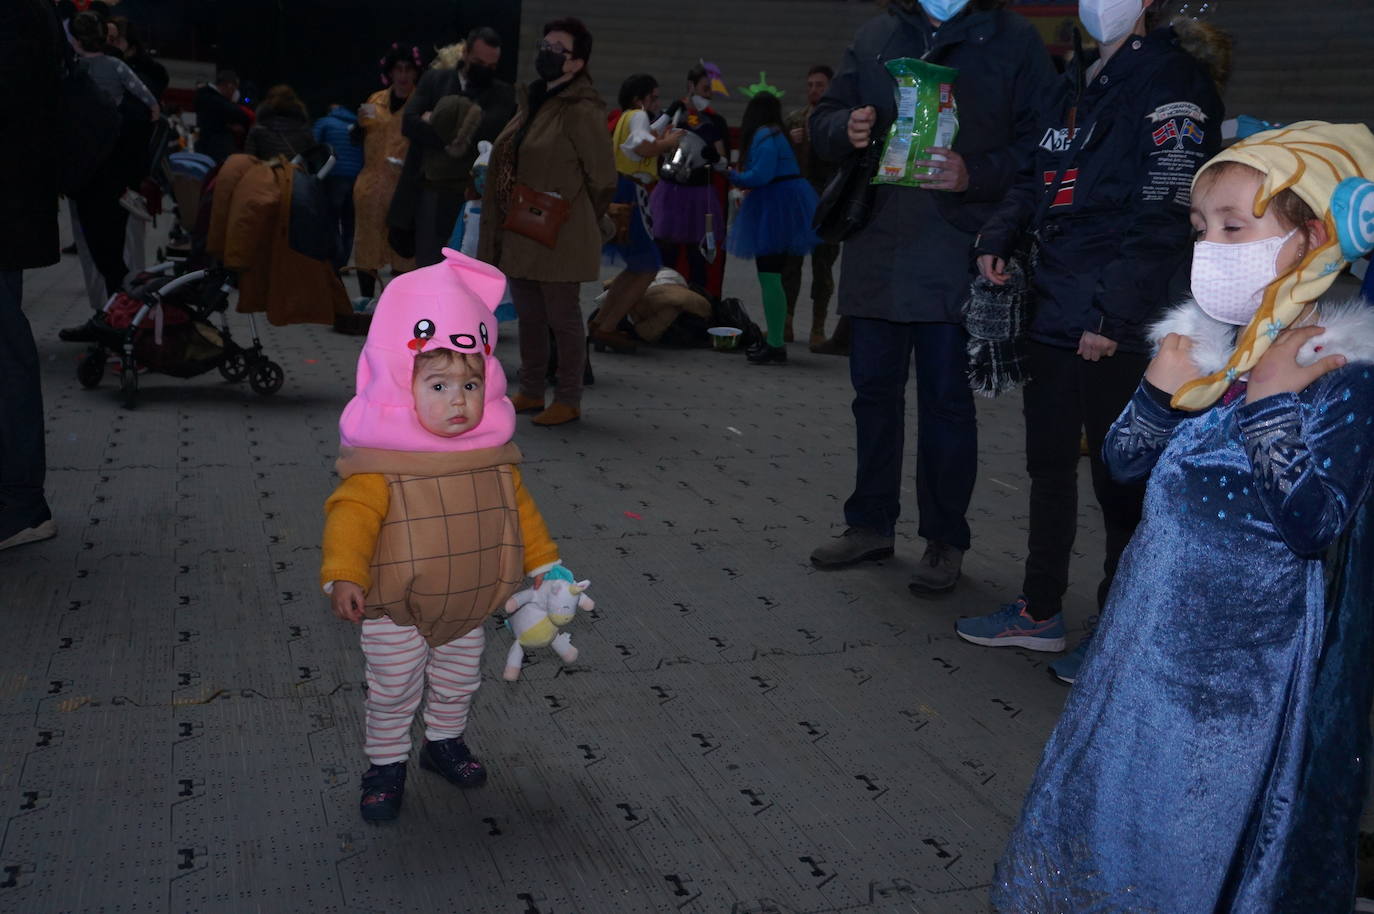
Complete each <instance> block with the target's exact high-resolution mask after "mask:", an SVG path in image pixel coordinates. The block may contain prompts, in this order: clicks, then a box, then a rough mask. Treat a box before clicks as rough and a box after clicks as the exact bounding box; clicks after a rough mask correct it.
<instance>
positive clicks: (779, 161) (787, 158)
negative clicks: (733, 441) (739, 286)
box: [726, 92, 820, 365]
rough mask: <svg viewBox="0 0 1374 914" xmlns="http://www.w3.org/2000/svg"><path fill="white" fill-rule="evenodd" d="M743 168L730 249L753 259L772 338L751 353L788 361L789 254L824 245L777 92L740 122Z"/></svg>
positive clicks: (760, 98)
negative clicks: (742, 192)
mask: <svg viewBox="0 0 1374 914" xmlns="http://www.w3.org/2000/svg"><path fill="white" fill-rule="evenodd" d="M740 136H741V137H742V138H743V139H742V140H741V142H742V144H743V145H742V147H741V148H740V158H739V161H740V168H739V170H738V171H732V172H731V173H730V183H731V184H733V185H735V186H736V187H742V188H745V189H746V190H747V191H748V193H746V194H745V197H744V203H742V204H741V205H740V209H739V215H738V216H736V217H735V224H734V225H732V226H731V227H730V236H729V240H728V241H727V242H726V250H728V251H729V252H730V253H731V254H733V255H734V256H736V257H742V258H745V259H752V260H753V261H754V264H755V266H756V267H757V268H758V274H759V288H760V289H761V290H762V292H763V314H764V318H765V319H766V321H767V323H768V339H767V341H766V342H765V343H763V344H762V345H759V346H757V347H755V348H754V349H752V350H750V352H749V354H748V355H749V361H751V362H753V363H755V364H757V365H764V364H768V363H770V362H771V363H774V364H782V363H784V362H786V361H787V349H786V348H784V346H783V328H784V327H785V326H786V325H787V293H786V292H785V291H784V290H783V286H782V271H783V270H784V269H785V268H786V265H787V257H788V255H796V256H804V255H806V254H809V253H811V249H812V248H813V247H815V246H816V245H817V244H819V243H820V239H819V238H818V237H816V233H815V232H814V231H813V230H812V228H811V220H812V218H813V217H814V216H815V215H816V202H817V201H816V191H815V190H814V189H813V188H812V187H811V183H810V182H809V181H807V180H805V179H804V178H803V177H802V174H801V169H800V168H799V167H798V166H797V157H796V156H795V155H794V154H793V152H792V144H791V143H789V142H788V141H787V132H786V130H785V129H784V128H783V123H782V104H781V103H780V102H779V101H778V97H777V96H776V95H774V94H773V93H771V92H757V93H755V94H754V97H753V98H751V99H750V100H749V105H748V106H747V107H746V108H745V109H744V122H743V124H742V125H741V126H740Z"/></svg>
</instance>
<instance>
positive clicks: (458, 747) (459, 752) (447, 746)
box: [420, 736, 487, 787]
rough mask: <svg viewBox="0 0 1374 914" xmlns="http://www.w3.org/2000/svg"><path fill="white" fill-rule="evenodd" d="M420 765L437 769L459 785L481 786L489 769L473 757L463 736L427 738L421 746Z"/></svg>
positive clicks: (430, 769) (431, 769) (427, 768)
mask: <svg viewBox="0 0 1374 914" xmlns="http://www.w3.org/2000/svg"><path fill="white" fill-rule="evenodd" d="M420 767H421V768H424V769H426V770H428V771H437V772H438V773H439V774H442V775H443V776H444V777H446V778H448V780H449V781H450V782H452V783H454V784H457V785H458V786H459V787H481V786H482V785H483V784H485V783H486V782H487V769H485V768H483V767H482V763H481V762H479V761H477V759H475V758H473V757H472V753H471V752H469V751H468V747H467V746H465V745H464V744H463V738H462V737H461V736H459V737H455V738H453V739H437V740H435V741H434V742H429V741H428V740H426V742H425V744H424V745H423V746H421V747H420Z"/></svg>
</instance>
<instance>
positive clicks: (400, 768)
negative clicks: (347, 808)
mask: <svg viewBox="0 0 1374 914" xmlns="http://www.w3.org/2000/svg"><path fill="white" fill-rule="evenodd" d="M405 793H406V763H405V762H394V763H393V764H390V765H373V766H372V767H371V768H369V769H367V771H366V773H364V774H363V796H362V799H361V800H359V801H358V811H359V812H361V813H362V814H363V818H364V819H366V820H367V821H368V822H390V821H391V820H392V819H395V818H396V817H397V816H398V815H400V814H401V799H402V798H403V797H404V796H405Z"/></svg>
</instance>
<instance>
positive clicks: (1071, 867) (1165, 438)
mask: <svg viewBox="0 0 1374 914" xmlns="http://www.w3.org/2000/svg"><path fill="white" fill-rule="evenodd" d="M1234 391H1235V389H1233V392H1234ZM1104 458H1105V460H1106V462H1107V465H1108V467H1109V468H1110V470H1111V471H1112V473H1113V474H1114V475H1115V476H1116V477H1117V478H1119V479H1143V478H1145V477H1146V476H1147V475H1148V476H1149V486H1148V491H1147V494H1146V501H1145V514H1144V518H1143V520H1142V521H1141V524H1140V527H1139V528H1138V530H1137V532H1136V535H1135V538H1134V539H1133V540H1132V542H1131V544H1130V546H1129V548H1128V549H1127V551H1126V553H1125V555H1124V557H1123V559H1122V562H1121V567H1120V570H1119V571H1118V572H1117V576H1116V582H1115V585H1114V587H1113V589H1112V594H1111V596H1110V598H1109V600H1108V608H1107V611H1106V613H1105V614H1104V616H1103V621H1102V625H1101V628H1100V629H1099V633H1098V635H1097V637H1096V638H1095V639H1094V641H1093V644H1092V648H1091V650H1090V653H1089V655H1088V658H1087V660H1086V662H1085V663H1084V666H1083V669H1082V671H1081V673H1080V675H1079V678H1078V681H1077V683H1076V684H1075V686H1074V688H1073V691H1072V693H1071V694H1070V696H1069V700H1068V702H1067V704H1066V706H1065V709H1064V714H1063V717H1062V718H1061V719H1060V721H1059V723H1058V725H1057V726H1056V727H1055V730H1054V732H1053V734H1052V735H1051V737H1050V741H1049V743H1048V745H1047V746H1046V748H1045V754H1044V757H1043V759H1042V760H1041V763H1040V768H1039V770H1038V771H1037V773H1036V777H1035V781H1034V783H1033V785H1032V787H1031V790H1030V793H1029V795H1028V796H1027V799H1026V804H1025V808H1024V809H1023V811H1022V815H1021V819H1020V821H1019V823H1018V824H1017V826H1016V828H1015V830H1014V831H1013V832H1012V836H1011V839H1010V841H1009V844H1008V847H1007V850H1006V853H1005V855H1004V856H1003V858H1002V860H1001V862H1000V863H999V864H998V867H997V871H996V875H995V878H994V882H993V889H992V900H993V904H994V907H996V908H997V909H998V910H1000V911H1008V912H1010V911H1016V912H1021V914H1036V912H1056V914H1060V912H1089V911H1091V912H1107V911H1132V912H1160V914H1163V912H1179V914H1202V912H1212V911H1243V912H1270V911H1285V912H1286V911H1295V912H1299V911H1300V912H1304V914H1307V912H1325V911H1333V912H1335V911H1340V912H1343V914H1344V912H1349V911H1350V910H1351V908H1352V906H1353V898H1354V877H1355V860H1354V854H1355V844H1356V834H1357V831H1358V821H1359V812H1360V805H1361V803H1362V801H1363V798H1364V783H1365V781H1364V778H1365V775H1366V771H1367V765H1366V762H1365V756H1366V753H1367V750H1368V743H1369V707H1370V699H1371V688H1372V687H1374V639H1372V638H1371V629H1374V509H1371V506H1370V498H1369V497H1368V496H1369V490H1370V487H1371V479H1374V365H1370V364H1367V363H1359V362H1352V363H1351V364H1348V365H1346V366H1345V367H1344V368H1341V369H1338V370H1336V371H1334V372H1332V373H1330V374H1327V375H1325V376H1324V377H1322V378H1320V379H1318V380H1317V381H1316V382H1314V383H1313V384H1312V385H1311V386H1309V387H1308V388H1307V389H1306V390H1304V391H1303V392H1302V393H1300V394H1282V395H1277V396H1273V397H1269V398H1266V399H1263V400H1260V401H1259V402H1257V403H1254V404H1247V403H1246V402H1245V399H1244V396H1243V395H1241V396H1237V397H1235V398H1234V399H1232V400H1230V401H1229V402H1223V403H1218V404H1217V405H1214V406H1213V407H1211V408H1210V409H1208V410H1206V411H1204V412H1202V413H1197V414H1194V413H1181V412H1176V411H1174V410H1171V409H1170V408H1169V407H1168V405H1167V399H1165V398H1162V397H1161V395H1159V392H1158V391H1154V390H1153V389H1151V388H1148V387H1147V386H1145V385H1142V387H1141V389H1140V390H1139V391H1138V392H1137V393H1136V395H1135V398H1134V399H1133V400H1132V402H1131V404H1130V405H1129V406H1128V407H1127V409H1126V411H1125V412H1124V413H1123V414H1122V416H1121V418H1120V419H1118V420H1117V423H1116V425H1115V426H1113V428H1112V430H1111V432H1110V434H1109V436H1108V439H1107V442H1106V444H1105V446H1104Z"/></svg>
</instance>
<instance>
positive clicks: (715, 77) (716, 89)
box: [697, 58, 730, 98]
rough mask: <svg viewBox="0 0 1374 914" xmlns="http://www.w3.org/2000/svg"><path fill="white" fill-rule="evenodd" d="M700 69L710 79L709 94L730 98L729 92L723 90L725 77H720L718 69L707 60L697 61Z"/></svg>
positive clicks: (725, 89)
mask: <svg viewBox="0 0 1374 914" xmlns="http://www.w3.org/2000/svg"><path fill="white" fill-rule="evenodd" d="M697 63H699V64H701V68H702V69H703V70H705V71H706V75H707V76H709V77H711V93H712V94H713V95H724V96H725V97H726V98H729V97H730V90H729V89H727V88H725V77H724V76H721V75H720V67H718V66H716V65H715V64H713V63H711V62H710V61H707V60H701V59H700V58H698V59H697Z"/></svg>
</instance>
